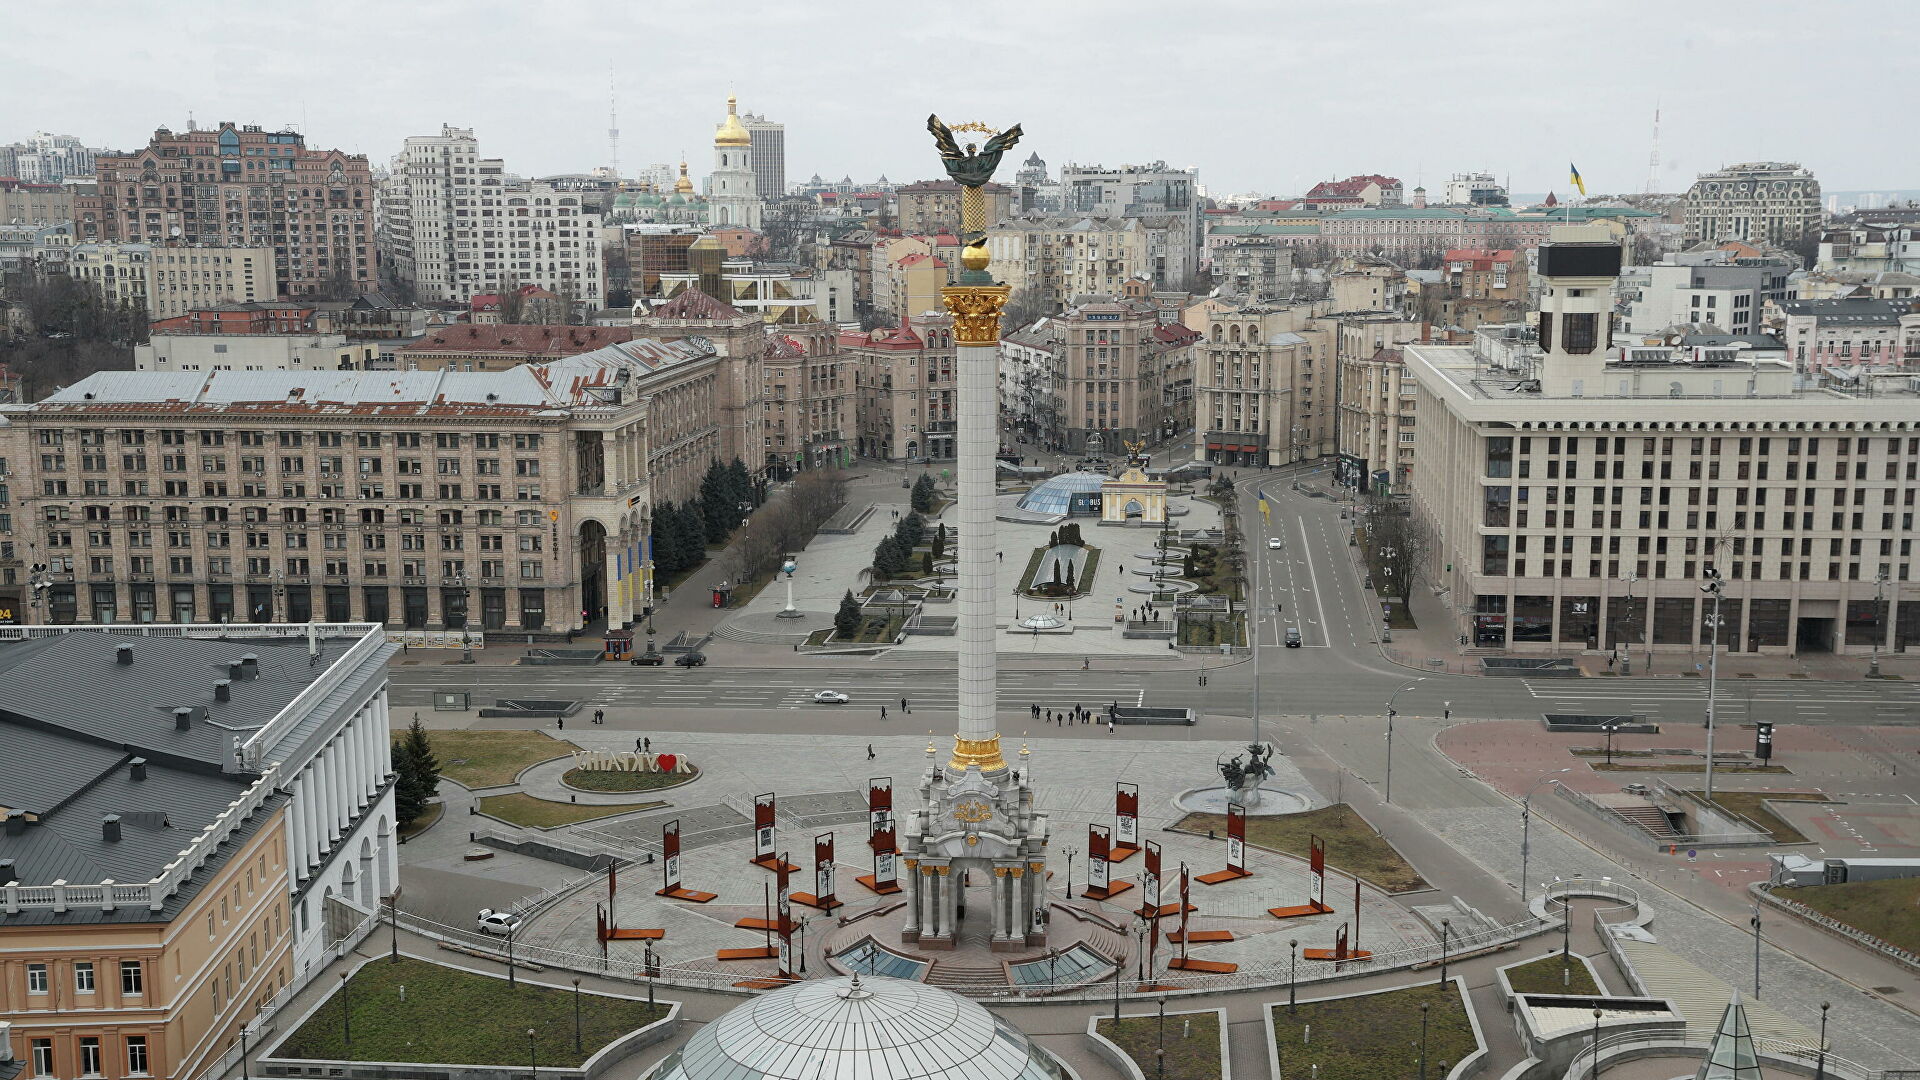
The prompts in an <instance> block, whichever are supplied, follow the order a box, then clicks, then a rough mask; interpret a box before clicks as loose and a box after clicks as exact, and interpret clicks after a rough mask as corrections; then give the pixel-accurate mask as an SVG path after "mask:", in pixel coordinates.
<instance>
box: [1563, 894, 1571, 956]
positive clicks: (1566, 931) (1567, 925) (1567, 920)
mask: <svg viewBox="0 0 1920 1080" xmlns="http://www.w3.org/2000/svg"><path fill="white" fill-rule="evenodd" d="M1571 963H1573V900H1572V899H1571V898H1570V897H1568V896H1567V894H1565V893H1561V894H1560V966H1561V967H1563V968H1564V967H1566V966H1567V965H1568V964H1571Z"/></svg>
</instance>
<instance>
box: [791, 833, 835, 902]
mask: <svg viewBox="0 0 1920 1080" xmlns="http://www.w3.org/2000/svg"><path fill="white" fill-rule="evenodd" d="M793 902H794V903H796V904H805V905H807V906H808V907H810V908H818V909H820V910H821V911H832V910H833V909H834V908H837V907H839V906H841V905H840V901H838V900H836V899H834V896H833V834H832V833H821V834H820V835H819V836H816V837H814V838H813V891H812V892H810V893H804V892H797V893H794V894H793Z"/></svg>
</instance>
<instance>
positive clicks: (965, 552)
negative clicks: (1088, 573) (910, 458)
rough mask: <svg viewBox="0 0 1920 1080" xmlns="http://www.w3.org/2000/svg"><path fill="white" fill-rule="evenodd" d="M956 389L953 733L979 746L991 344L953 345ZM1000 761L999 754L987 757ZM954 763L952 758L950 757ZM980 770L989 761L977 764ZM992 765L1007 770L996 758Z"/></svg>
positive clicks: (991, 561)
mask: <svg viewBox="0 0 1920 1080" xmlns="http://www.w3.org/2000/svg"><path fill="white" fill-rule="evenodd" d="M956 354H957V357H958V359H957V361H956V366H957V368H958V369H959V370H958V390H959V392H958V394H957V396H956V405H957V408H956V411H955V415H956V420H957V422H958V423H957V426H958V431H957V433H956V434H955V436H954V445H955V449H956V451H957V453H956V459H957V460H956V461H955V472H956V474H957V476H958V484H959V495H960V500H959V508H958V510H959V515H960V520H959V567H958V569H959V577H960V584H959V590H958V596H957V602H958V612H959V639H960V641H959V644H960V718H959V719H960V722H959V730H958V731H957V732H956V738H958V739H959V740H960V741H961V742H962V743H971V744H975V745H978V744H982V743H987V742H991V741H994V740H997V739H998V738H999V730H998V725H997V722H996V715H995V714H996V711H997V709H998V707H999V703H998V701H997V700H996V699H995V695H994V683H995V678H996V675H997V673H998V662H997V658H996V656H995V652H994V645H995V638H996V634H995V624H996V623H997V622H998V619H997V617H996V604H997V603H998V598H997V597H996V595H995V585H996V578H997V575H996V573H995V569H996V556H997V552H998V548H997V547H996V546H995V543H994V501H995V484H994V475H995V474H994V468H995V466H994V452H995V450H996V449H997V448H998V447H999V444H1000V433H999V410H998V401H997V391H996V389H995V379H996V374H997V372H998V369H999V362H1000V351H999V349H997V348H996V347H994V346H993V345H962V346H960V348H959V349H958V350H956ZM994 758H995V759H998V758H999V755H998V754H995V755H994ZM956 760H960V759H959V755H958V754H956ZM982 768H983V769H987V768H989V766H987V765H985V764H983V765H982ZM999 768H1001V769H1004V768H1006V763H1005V761H1004V760H999Z"/></svg>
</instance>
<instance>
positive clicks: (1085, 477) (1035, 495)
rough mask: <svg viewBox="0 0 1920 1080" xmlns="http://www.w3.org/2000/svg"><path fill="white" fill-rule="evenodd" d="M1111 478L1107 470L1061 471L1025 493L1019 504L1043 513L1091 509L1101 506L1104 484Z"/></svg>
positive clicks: (1024, 508)
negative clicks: (1101, 491) (1098, 471)
mask: <svg viewBox="0 0 1920 1080" xmlns="http://www.w3.org/2000/svg"><path fill="white" fill-rule="evenodd" d="M1109 479H1111V477H1109V476H1107V474H1106V473H1097V472H1070V473H1061V474H1060V475H1059V476H1055V477H1052V478H1050V479H1047V480H1044V481H1042V482H1041V483H1040V484H1039V485H1037V486H1036V487H1035V488H1034V489H1033V490H1032V491H1029V492H1027V493H1026V494H1025V495H1022V496H1021V497H1020V502H1019V504H1018V505H1019V507H1020V509H1022V510H1031V511H1034V512H1035V513H1040V514H1067V513H1072V512H1073V511H1075V510H1078V511H1079V512H1081V513H1091V512H1094V511H1097V510H1098V509H1099V506H1100V485H1101V484H1104V483H1106V482H1107V481H1108V480H1109ZM1075 496H1078V499H1076V498H1075Z"/></svg>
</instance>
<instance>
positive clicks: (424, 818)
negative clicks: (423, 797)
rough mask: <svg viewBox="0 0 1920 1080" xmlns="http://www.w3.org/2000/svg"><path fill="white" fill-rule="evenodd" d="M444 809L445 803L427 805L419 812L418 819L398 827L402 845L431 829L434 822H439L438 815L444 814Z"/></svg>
mask: <svg viewBox="0 0 1920 1080" xmlns="http://www.w3.org/2000/svg"><path fill="white" fill-rule="evenodd" d="M446 809H447V804H446V803H437V802H436V803H428V804H427V806H426V809H424V810H422V811H420V816H419V817H417V818H414V819H413V820H412V821H409V822H407V823H406V824H405V825H403V826H401V827H400V840H401V842H402V843H404V842H406V841H408V840H411V839H413V838H414V837H416V836H419V835H420V834H421V833H423V832H426V831H427V829H429V828H431V827H432V825H433V823H434V822H436V821H439V820H440V815H441V814H442V813H444V812H445V811H446Z"/></svg>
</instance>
